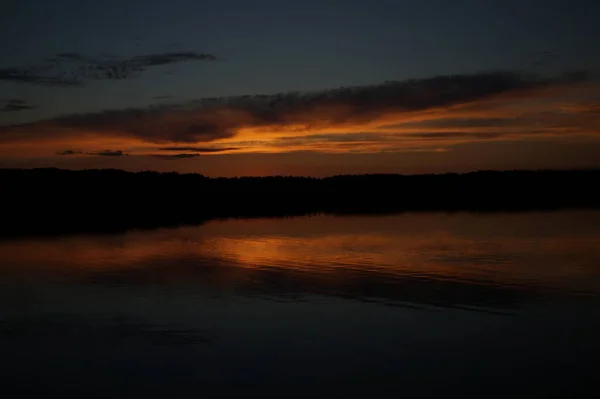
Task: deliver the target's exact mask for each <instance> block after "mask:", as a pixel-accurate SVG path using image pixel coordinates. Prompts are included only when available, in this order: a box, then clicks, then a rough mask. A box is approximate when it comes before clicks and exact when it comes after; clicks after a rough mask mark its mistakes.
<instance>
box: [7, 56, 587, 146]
mask: <svg viewBox="0 0 600 399" xmlns="http://www.w3.org/2000/svg"><path fill="white" fill-rule="evenodd" d="M175 54H187V53H175ZM178 57H183V58H186V57H188V56H187V55H181V56H177V57H173V56H165V57H164V58H162V57H158V58H156V59H153V61H152V62H153V63H160V62H166V60H174V59H179V58H178ZM587 78H588V76H587V75H586V74H585V73H583V72H578V73H572V74H565V75H560V76H555V77H542V76H535V75H528V74H522V73H518V72H512V71H504V72H502V71H500V72H488V73H479V74H471V75H443V76H436V77H432V78H427V79H411V80H405V81H392V82H385V83H382V84H377V85H371V86H356V87H342V88H338V89H332V90H326V91H319V92H309V93H298V92H291V93H281V94H275V95H246V96H238V97H226V98H204V99H201V100H197V101H193V102H190V103H187V104H183V105H161V106H152V107H148V108H137V109H124V110H111V111H104V112H99V113H88V114H77V115H68V116H63V117H57V118H54V119H50V120H45V121H40V122H37V123H32V124H28V125H21V126H5V127H0V133H2V132H3V131H4V132H7V131H8V132H10V131H15V129H17V130H18V129H25V130H26V129H30V128H32V127H40V128H44V127H45V128H48V129H51V130H52V131H53V132H55V133H56V132H59V133H60V131H61V130H62V131H69V130H70V131H73V130H79V131H93V132H107V133H109V134H113V135H121V136H127V137H134V138H138V139H141V140H144V141H147V142H154V143H164V142H170V143H194V142H210V141H213V140H217V139H222V138H230V137H233V136H235V135H236V134H237V132H238V130H239V129H241V128H253V127H259V128H261V129H262V130H269V129H271V130H272V131H278V130H280V129H281V127H282V126H284V127H286V129H291V128H289V126H294V128H293V129H295V131H307V132H308V131H314V130H315V129H317V130H318V129H322V128H330V127H334V128H344V127H346V126H356V125H360V124H366V123H370V122H373V121H377V120H379V119H380V118H382V117H384V116H386V115H392V114H393V115H396V114H399V113H410V112H415V111H423V110H428V109H433V108H440V107H450V106H453V105H458V104H464V103H468V102H475V101H479V100H485V99H488V98H491V97H494V96H498V95H504V94H508V95H512V96H517V97H518V96H523V97H527V96H530V95H534V93H537V92H538V91H540V90H542V89H546V88H551V87H558V86H564V85H567V86H568V85H573V84H578V83H580V82H584V81H586V79H587Z"/></svg>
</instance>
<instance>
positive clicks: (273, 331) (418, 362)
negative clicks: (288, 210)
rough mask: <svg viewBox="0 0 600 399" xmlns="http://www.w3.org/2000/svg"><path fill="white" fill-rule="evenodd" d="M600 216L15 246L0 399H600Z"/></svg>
mask: <svg viewBox="0 0 600 399" xmlns="http://www.w3.org/2000/svg"><path fill="white" fill-rule="evenodd" d="M599 337H600V212H592V211H563V212H555V213H523V214H468V213H459V214H444V213H430V214H425V213H424V214H403V215H393V216H368V217H366V216H349V217H334V216H315V217H305V218H292V219H253V220H231V221H215V222H209V223H207V224H205V225H202V226H195V227H184V228H178V229H162V230H154V231H132V232H128V233H126V234H120V235H97V236H92V235H87V236H73V237H61V238H31V239H18V240H10V241H6V240H5V241H0V364H1V367H2V370H0V371H1V373H2V374H1V378H2V389H3V390H6V391H8V390H15V389H18V390H19V391H18V393H19V395H17V396H15V395H12V396H11V395H9V396H10V397H21V395H25V394H27V393H30V392H44V393H46V394H50V395H55V394H62V395H73V396H74V397H79V395H85V396H81V397H96V396H97V397H131V395H144V396H145V397H150V396H157V397H164V396H165V395H172V396H173V397H182V396H186V397H187V396H190V397H191V396H194V397H198V395H205V396H208V397H210V396H212V395H214V394H215V393H244V394H246V395H248V394H252V393H254V392H260V393H275V394H277V395H278V396H279V397H289V396H290V395H292V394H301V395H310V396H319V395H318V394H320V393H325V392H328V391H329V392H331V393H347V392H362V393H366V394H370V395H375V396H392V395H393V397H402V396H428V395H434V394H435V395H449V394H462V395H467V396H469V395H472V396H474V397H490V396H498V397H506V396H507V395H511V396H513V397H515V396H517V397H518V396H526V397H553V396H559V397H578V396H583V397H598V396H600V381H599V380H600V378H599V377H598V375H597V364H598V361H599V359H600V339H599Z"/></svg>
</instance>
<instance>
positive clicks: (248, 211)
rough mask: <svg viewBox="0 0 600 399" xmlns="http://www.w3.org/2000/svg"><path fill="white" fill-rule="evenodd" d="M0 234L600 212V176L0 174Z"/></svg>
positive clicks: (591, 173)
mask: <svg viewBox="0 0 600 399" xmlns="http://www.w3.org/2000/svg"><path fill="white" fill-rule="evenodd" d="M0 182H1V187H2V202H3V203H4V204H5V205H4V207H3V210H4V217H3V218H2V219H3V220H2V223H1V227H0V237H4V238H10V237H23V236H38V235H41V236H52V235H62V234H75V233H96V232H97V233H104V232H106V233H111V232H121V231H126V230H129V229H147V228H159V227H170V226H178V225H194V224H201V223H203V222H205V221H208V220H212V219H221V218H243V217H286V216H300V215H308V214H323V213H324V214H381V213H400V212H415V211H442V212H462V211H467V212H524V211H540V210H559V209H599V208H600V190H598V188H597V187H596V185H597V183H599V182H600V170H597V169H594V170H562V171H559V170H540V171H523V170H515V171H503V172H498V171H478V172H471V173H464V174H454V173H447V174H439V175H348V176H333V177H328V178H321V179H317V178H305V177H284V176H272V177H243V178H208V177H205V176H202V175H198V174H177V173H158V172H137V173H133V172H125V171H121V170H114V169H103V170H83V171H71V170H62V169H0Z"/></svg>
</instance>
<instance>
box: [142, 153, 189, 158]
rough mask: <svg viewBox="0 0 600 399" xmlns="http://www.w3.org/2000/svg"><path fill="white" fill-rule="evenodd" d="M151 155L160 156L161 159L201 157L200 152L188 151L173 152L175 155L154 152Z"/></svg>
mask: <svg viewBox="0 0 600 399" xmlns="http://www.w3.org/2000/svg"><path fill="white" fill-rule="evenodd" d="M151 156H153V157H155V158H160V159H186V158H196V157H199V156H200V154H188V153H182V154H173V155H163V154H153V155H151Z"/></svg>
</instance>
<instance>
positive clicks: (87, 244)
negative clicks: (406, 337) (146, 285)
mask: <svg viewBox="0 0 600 399" xmlns="http://www.w3.org/2000/svg"><path fill="white" fill-rule="evenodd" d="M598 242H600V212H582V211H580V212H557V213H531V214H510V215H500V214H497V215H493V214H490V215H476V214H466V213H465V214H454V215H452V214H443V213H432V214H403V215H393V216H372V217H360V216H345V217H334V216H316V217H310V218H308V217H307V218H291V219H251V220H229V221H214V222H209V223H207V224H205V225H202V226H195V227H183V228H178V229H159V230H154V231H131V232H128V233H125V234H120V235H112V236H110V235H106V236H75V237H63V238H48V239H44V238H36V239H21V240H17V241H4V242H1V243H0V259H2V261H1V262H0V270H1V272H2V273H10V274H17V275H29V276H36V275H46V274H48V273H54V272H57V271H60V272H64V273H68V274H69V275H72V276H78V275H79V276H82V275H90V274H94V273H96V272H103V273H104V272H107V271H115V272H118V271H124V270H140V271H143V270H147V269H153V268H156V267H158V266H157V265H160V276H161V277H160V278H163V279H166V280H169V281H172V280H173V279H175V280H177V279H183V280H185V279H186V278H188V277H189V274H190V273H192V274H193V273H196V272H198V271H200V270H203V268H207V267H211V268H213V269H214V268H216V270H217V271H220V273H222V274H223V276H225V275H226V276H227V279H232V278H233V279H239V278H260V276H259V277H256V276H254V277H252V276H253V275H254V274H256V273H259V274H260V273H261V272H264V271H269V270H276V271H278V272H281V273H288V274H289V273H292V274H293V275H304V276H307V275H314V276H318V275H320V276H325V275H327V276H329V277H328V279H330V280H332V281H334V280H337V281H338V282H343V281H346V280H348V279H349V278H350V279H353V280H356V279H360V278H361V276H369V278H371V277H373V276H378V277H377V278H380V279H386V278H388V277H386V276H389V278H396V277H398V276H404V277H410V278H426V279H434V280H452V281H465V282H466V281H478V282H480V283H489V284H499V285H511V284H518V285H536V286H543V287H554V288H565V289H571V290H583V291H593V292H596V293H599V294H600V249H599V248H598V246H597V243H598ZM183 265H185V267H184V266H183Z"/></svg>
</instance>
